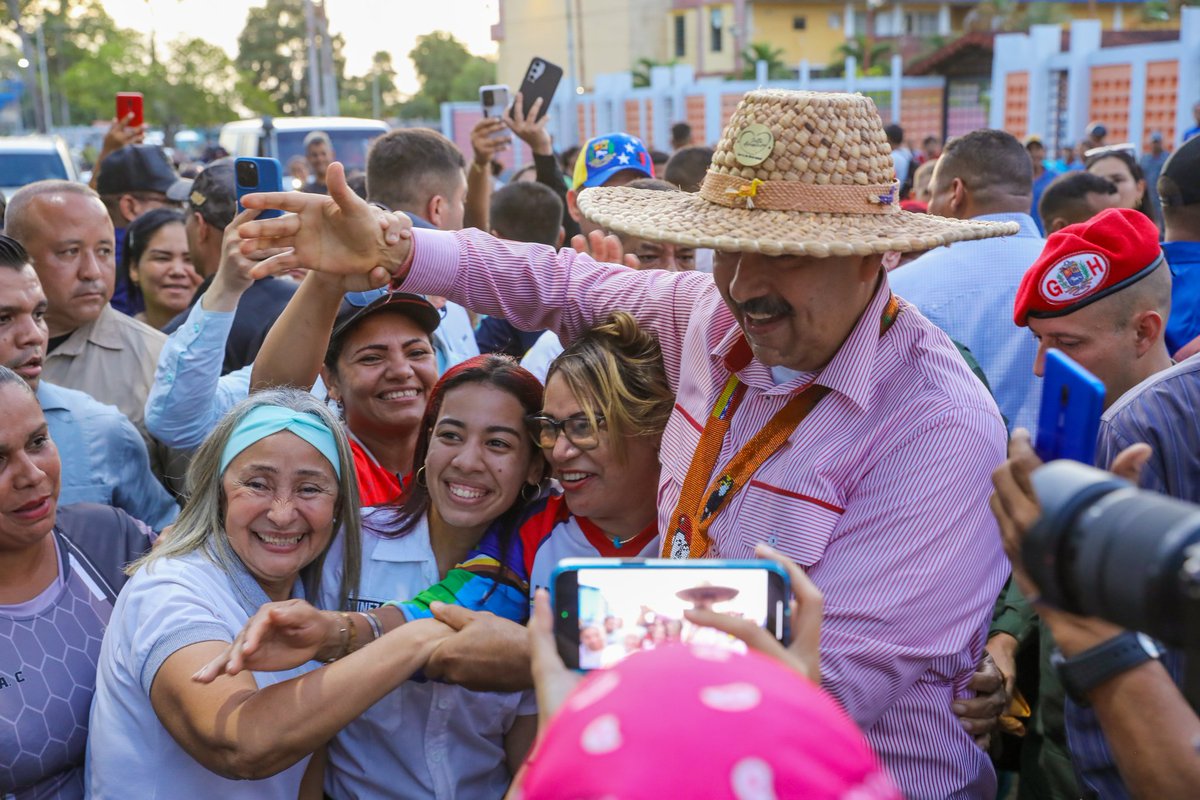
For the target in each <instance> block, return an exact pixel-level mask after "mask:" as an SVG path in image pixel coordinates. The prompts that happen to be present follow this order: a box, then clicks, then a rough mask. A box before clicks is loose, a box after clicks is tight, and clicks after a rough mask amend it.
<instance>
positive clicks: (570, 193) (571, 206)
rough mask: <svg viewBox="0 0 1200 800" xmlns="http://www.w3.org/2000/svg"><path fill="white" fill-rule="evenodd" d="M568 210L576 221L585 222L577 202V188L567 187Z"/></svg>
mask: <svg viewBox="0 0 1200 800" xmlns="http://www.w3.org/2000/svg"><path fill="white" fill-rule="evenodd" d="M567 211H568V213H570V215H571V219H573V220H575V221H576V222H583V214H581V213H580V211H579V204H578V203H576V202H575V190H574V189H567Z"/></svg>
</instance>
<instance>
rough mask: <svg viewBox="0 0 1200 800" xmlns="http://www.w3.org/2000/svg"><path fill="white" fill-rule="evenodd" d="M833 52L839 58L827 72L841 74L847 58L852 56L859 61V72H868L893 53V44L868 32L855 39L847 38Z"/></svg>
mask: <svg viewBox="0 0 1200 800" xmlns="http://www.w3.org/2000/svg"><path fill="white" fill-rule="evenodd" d="M833 52H834V55H836V56H837V59H836V61H835V62H834V63H833V64H830V65H829V69H827V70H826V72H827V74H830V75H841V74H842V73H843V72H845V62H846V59H847V58H851V57H853V58H854V60H855V61H856V62H858V70H859V72H860V73H866V72H867V71H868V70H870V69H871V68H872V67H873V66H876V65H878V64H882V63H883V62H884V61H885V60H886V59H887V58H888V57H889V56H890V55H891V54H892V46H891V45H890V44H888V43H887V42H880V41H877V40H875V39H874V38H871V37H868V36H867V35H866V34H859V35H858V36H855V37H854V38H853V39H847V40H846V41H844V42H842V43H841V44H839V45H838V46H837V49H836V50H834V51H833Z"/></svg>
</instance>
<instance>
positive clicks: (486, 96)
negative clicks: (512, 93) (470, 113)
mask: <svg viewBox="0 0 1200 800" xmlns="http://www.w3.org/2000/svg"><path fill="white" fill-rule="evenodd" d="M495 102H496V94H495V92H493V91H492V90H491V89H488V90H487V91H486V92H484V93H483V104H484V105H485V106H490V105H494V104H495Z"/></svg>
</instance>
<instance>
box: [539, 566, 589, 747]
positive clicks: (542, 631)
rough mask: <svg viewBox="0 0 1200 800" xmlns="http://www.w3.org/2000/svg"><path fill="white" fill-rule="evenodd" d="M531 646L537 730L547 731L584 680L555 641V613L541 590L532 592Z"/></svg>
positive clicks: (547, 594)
mask: <svg viewBox="0 0 1200 800" xmlns="http://www.w3.org/2000/svg"><path fill="white" fill-rule="evenodd" d="M529 649H530V651H531V652H532V654H533V688H534V689H535V690H536V691H537V705H538V729H539V730H543V731H544V730H545V729H546V725H547V724H548V723H549V722H550V720H551V719H553V718H554V715H555V714H556V713H557V712H558V709H559V708H560V707H561V706H562V704H563V702H564V701H565V700H566V699H567V696H568V695H569V694H571V691H572V690H573V689H574V688H575V687H576V686H578V685H579V682H580V681H581V680H583V676H582V675H580V674H579V673H578V672H572V671H571V670H569V669H567V665H566V664H564V663H563V660H562V657H560V656H559V655H558V645H556V644H555V642H554V615H553V614H552V613H551V611H550V595H549V593H547V592H546V590H545V589H538V590H537V591H536V592H535V593H534V595H533V615H532V616H531V617H530V618H529Z"/></svg>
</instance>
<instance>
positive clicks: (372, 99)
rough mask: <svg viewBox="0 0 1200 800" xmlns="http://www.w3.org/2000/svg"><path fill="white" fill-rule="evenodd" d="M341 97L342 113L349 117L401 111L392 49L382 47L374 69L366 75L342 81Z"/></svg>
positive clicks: (391, 113) (374, 115)
mask: <svg viewBox="0 0 1200 800" xmlns="http://www.w3.org/2000/svg"><path fill="white" fill-rule="evenodd" d="M340 100H341V108H342V113H343V114H345V115H346V116H348V117H379V118H381V119H386V118H388V117H392V116H395V115H396V114H398V113H399V106H400V100H399V93H398V92H397V91H396V69H395V67H393V66H392V55H391V53H388V52H386V51H384V50H380V51H379V52H377V53H376V54H375V55H374V57H373V58H372V59H371V69H370V70H368V71H367V74H366V75H362V76H352V77H348V78H346V79H345V80H344V81H342V86H341V94H340ZM376 100H378V110H377V109H376Z"/></svg>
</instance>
